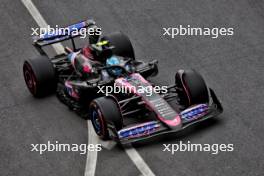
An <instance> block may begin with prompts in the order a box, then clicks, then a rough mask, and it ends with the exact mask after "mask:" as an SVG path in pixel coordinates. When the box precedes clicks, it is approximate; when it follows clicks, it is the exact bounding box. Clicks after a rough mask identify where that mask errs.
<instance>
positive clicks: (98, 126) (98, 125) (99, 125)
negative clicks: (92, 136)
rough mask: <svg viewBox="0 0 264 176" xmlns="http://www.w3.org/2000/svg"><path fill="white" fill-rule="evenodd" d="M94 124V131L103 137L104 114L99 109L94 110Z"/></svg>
mask: <svg viewBox="0 0 264 176" xmlns="http://www.w3.org/2000/svg"><path fill="white" fill-rule="evenodd" d="M91 115H92V117H91V120H92V124H93V126H94V130H95V132H96V134H97V135H99V136H103V135H104V126H103V119H102V114H101V112H100V111H99V109H97V108H93V109H92V114H91Z"/></svg>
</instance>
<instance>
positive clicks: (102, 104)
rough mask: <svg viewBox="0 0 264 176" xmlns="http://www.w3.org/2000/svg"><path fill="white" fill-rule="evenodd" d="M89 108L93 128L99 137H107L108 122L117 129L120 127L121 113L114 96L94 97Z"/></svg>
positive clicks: (105, 138) (121, 122)
mask: <svg viewBox="0 0 264 176" xmlns="http://www.w3.org/2000/svg"><path fill="white" fill-rule="evenodd" d="M89 110H90V119H91V121H92V124H93V127H94V130H95V132H96V134H97V135H98V136H99V137H100V138H102V139H104V140H107V139H109V132H108V128H107V125H108V124H111V125H113V126H114V127H115V129H116V130H117V131H118V130H120V129H122V127H123V118H122V114H121V111H120V108H119V105H118V104H117V102H116V101H115V100H114V98H112V97H100V98H96V99H95V100H93V101H92V102H91V104H90V107H89Z"/></svg>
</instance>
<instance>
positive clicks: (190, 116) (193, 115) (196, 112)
mask: <svg viewBox="0 0 264 176" xmlns="http://www.w3.org/2000/svg"><path fill="white" fill-rule="evenodd" d="M208 109H209V107H208V105H207V104H199V105H197V106H194V107H191V108H188V109H186V110H184V111H182V112H181V113H180V116H181V118H182V119H183V120H184V121H185V122H190V121H192V120H195V119H197V118H200V117H201V116H203V115H204V114H205V113H207V112H208Z"/></svg>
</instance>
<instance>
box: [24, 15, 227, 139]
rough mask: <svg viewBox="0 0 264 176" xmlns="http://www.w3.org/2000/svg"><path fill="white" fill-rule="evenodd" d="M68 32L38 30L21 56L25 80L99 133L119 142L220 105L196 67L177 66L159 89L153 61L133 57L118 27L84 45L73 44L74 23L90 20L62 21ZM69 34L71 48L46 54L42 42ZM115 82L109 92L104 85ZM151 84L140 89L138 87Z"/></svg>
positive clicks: (197, 118)
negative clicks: (32, 54) (28, 54)
mask: <svg viewBox="0 0 264 176" xmlns="http://www.w3.org/2000/svg"><path fill="white" fill-rule="evenodd" d="M66 28H67V29H68V33H66V34H65V33H64V34H52V35H51V34H47V35H43V36H36V37H35V39H34V42H33V46H34V47H35V48H36V49H37V51H39V54H40V55H39V57H37V58H35V59H28V60H26V61H25V62H24V65H23V73H24V79H25V82H26V85H27V87H28V89H29V91H30V92H31V94H32V95H33V96H35V97H44V96H45V95H48V94H50V93H56V94H57V96H58V98H59V99H60V100H61V101H62V102H63V103H65V104H66V105H67V106H68V107H69V108H70V109H72V110H74V111H76V112H78V113H79V114H80V115H82V116H84V117H89V118H90V120H91V121H92V124H93V127H94V130H95V132H96V134H97V135H98V136H100V137H101V138H102V139H113V140H116V141H118V142H121V143H129V142H135V141H138V140H142V139H146V138H150V137H152V136H156V135H160V134H164V133H170V132H177V131H180V130H183V129H185V128H186V127H188V126H190V125H192V124H195V123H198V122H201V121H203V120H206V119H208V118H211V117H214V116H217V115H218V114H220V113H221V112H222V111H223V108H222V105H221V103H220V101H219V100H218V98H217V96H216V94H215V93H214V91H213V90H212V89H211V88H208V87H207V85H206V83H205V81H204V79H203V78H202V76H201V75H200V74H199V73H198V72H196V71H195V70H179V71H177V72H176V74H175V82H174V84H172V85H170V86H167V88H166V91H161V92H159V93H157V92H156V91H153V90H154V86H155V84H153V83H151V82H149V81H148V78H149V77H152V76H155V75H156V74H157V73H158V67H157V61H155V60H154V61H151V62H148V63H146V62H143V61H140V60H137V59H135V54H134V50H133V47H132V44H131V42H130V40H129V38H128V37H127V36H126V35H124V34H123V33H121V32H118V33H114V34H111V35H106V36H103V35H95V34H94V35H89V38H88V41H87V43H88V44H87V46H85V47H83V48H76V45H75V42H74V41H75V40H74V38H76V37H78V36H80V35H81V33H77V34H76V33H74V35H73V33H72V31H73V29H75V30H76V29H77V30H78V31H81V30H82V29H89V28H93V29H96V28H98V27H97V26H96V25H95V22H94V21H92V20H86V21H82V22H79V23H76V24H73V25H70V26H68V27H66ZM66 40H70V41H71V42H72V48H69V47H65V48H64V49H65V52H64V53H62V54H59V55H56V56H55V57H52V58H50V57H49V56H48V54H47V52H45V50H44V49H43V47H44V46H48V45H51V44H55V43H58V42H62V41H66ZM114 86H115V87H119V88H122V90H123V88H124V89H125V90H130V91H126V92H118V93H116V92H113V93H112V94H109V93H105V92H104V91H100V90H101V89H102V87H114ZM142 88H143V89H144V88H146V89H145V90H151V94H149V92H147V91H139V90H140V89H142Z"/></svg>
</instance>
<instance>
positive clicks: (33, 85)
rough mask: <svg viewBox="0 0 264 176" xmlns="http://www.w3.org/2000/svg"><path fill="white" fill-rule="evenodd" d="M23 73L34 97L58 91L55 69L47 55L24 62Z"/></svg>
mask: <svg viewBox="0 0 264 176" xmlns="http://www.w3.org/2000/svg"><path fill="white" fill-rule="evenodd" d="M23 75H24V80H25V82H26V85H27V87H28V89H29V91H30V93H31V94H32V95H33V96H34V97H43V96H45V95H48V94H51V93H54V92H55V91H56V76H55V70H54V67H53V64H52V63H51V62H50V60H49V58H48V57H47V56H39V57H37V58H35V59H28V60H26V61H25V62H24V64H23Z"/></svg>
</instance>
